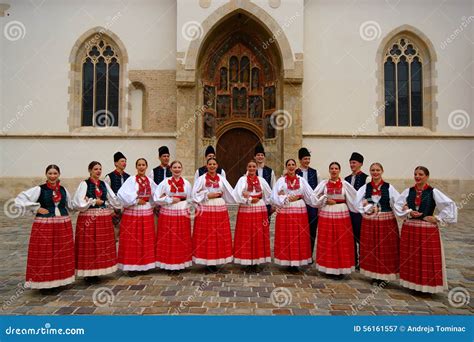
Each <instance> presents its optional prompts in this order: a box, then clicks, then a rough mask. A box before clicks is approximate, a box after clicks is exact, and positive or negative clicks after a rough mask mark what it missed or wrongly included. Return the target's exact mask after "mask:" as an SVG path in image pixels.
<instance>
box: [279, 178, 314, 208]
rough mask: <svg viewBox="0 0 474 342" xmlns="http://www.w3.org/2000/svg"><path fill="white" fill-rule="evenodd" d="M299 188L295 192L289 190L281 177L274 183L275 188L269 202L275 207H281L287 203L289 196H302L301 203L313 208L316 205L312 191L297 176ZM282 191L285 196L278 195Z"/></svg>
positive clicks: (303, 180) (305, 182) (302, 179)
mask: <svg viewBox="0 0 474 342" xmlns="http://www.w3.org/2000/svg"><path fill="white" fill-rule="evenodd" d="M296 177H298V179H299V183H300V187H299V188H298V189H296V190H289V189H288V186H287V184H286V180H285V176H281V177H280V178H279V179H278V180H277V181H276V183H275V186H274V187H273V190H272V196H271V202H272V204H274V205H275V206H277V207H283V206H285V205H287V204H288V203H289V197H290V196H302V197H303V198H302V199H303V201H304V202H305V203H306V204H308V205H310V206H312V207H314V206H315V205H316V203H315V199H314V196H313V189H311V186H309V184H308V182H307V181H306V180H305V179H304V178H303V177H300V176H298V175H296ZM280 191H283V192H284V193H285V194H284V195H280V194H279V192H280Z"/></svg>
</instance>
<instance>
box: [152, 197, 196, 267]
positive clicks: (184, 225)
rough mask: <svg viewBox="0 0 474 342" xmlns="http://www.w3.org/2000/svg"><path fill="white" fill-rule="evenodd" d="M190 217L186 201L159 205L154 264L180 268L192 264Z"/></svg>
mask: <svg viewBox="0 0 474 342" xmlns="http://www.w3.org/2000/svg"><path fill="white" fill-rule="evenodd" d="M192 257H193V243H192V239H191V219H190V212H189V208H188V207H187V203H186V201H182V202H179V203H176V204H173V205H171V206H169V207H161V209H160V216H159V217H158V232H157V236H156V266H157V267H159V268H162V269H165V270H181V269H184V268H186V267H189V266H191V265H192Z"/></svg>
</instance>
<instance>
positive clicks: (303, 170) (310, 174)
mask: <svg viewBox="0 0 474 342" xmlns="http://www.w3.org/2000/svg"><path fill="white" fill-rule="evenodd" d="M298 159H299V161H300V167H299V168H298V169H297V170H296V174H297V175H298V176H300V177H303V178H304V180H306V181H307V182H308V184H309V186H310V187H311V189H313V190H314V189H316V187H317V186H318V183H319V181H318V172H317V171H316V169H313V168H312V167H310V166H309V163H310V162H311V153H309V151H308V149H307V148H306V147H302V148H300V149H299V151H298ZM306 209H307V211H308V223H309V233H310V235H311V253H313V251H314V245H315V241H316V230H317V227H318V209H317V208H313V207H311V206H309V205H306Z"/></svg>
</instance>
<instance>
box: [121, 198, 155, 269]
mask: <svg viewBox="0 0 474 342" xmlns="http://www.w3.org/2000/svg"><path fill="white" fill-rule="evenodd" d="M155 262H156V258H155V217H154V215H153V209H152V208H151V207H150V205H149V204H148V203H147V204H145V205H135V206H133V207H130V208H125V210H124V212H123V215H122V221H121V222H120V239H119V249H118V268H119V269H121V270H124V271H146V270H149V269H152V268H154V267H155Z"/></svg>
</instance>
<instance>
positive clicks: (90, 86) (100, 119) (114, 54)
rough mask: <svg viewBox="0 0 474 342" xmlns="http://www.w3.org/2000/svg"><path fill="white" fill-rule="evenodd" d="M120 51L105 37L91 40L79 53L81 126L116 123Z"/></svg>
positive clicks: (104, 125)
mask: <svg viewBox="0 0 474 342" xmlns="http://www.w3.org/2000/svg"><path fill="white" fill-rule="evenodd" d="M120 63H121V61H120V54H119V51H118V48H117V47H116V46H115V45H114V44H113V43H112V42H110V41H108V40H107V39H106V38H105V37H101V38H100V39H97V40H95V41H94V40H91V41H90V42H89V43H88V44H87V48H86V49H85V50H84V55H83V56H82V71H81V72H82V78H81V79H82V86H81V125H82V126H95V127H111V126H118V125H119V102H120Z"/></svg>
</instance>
